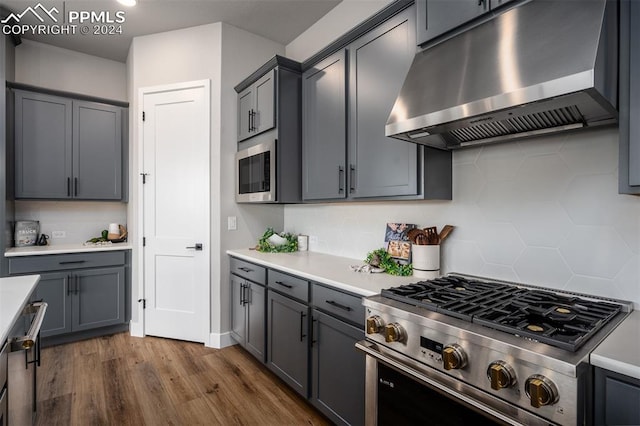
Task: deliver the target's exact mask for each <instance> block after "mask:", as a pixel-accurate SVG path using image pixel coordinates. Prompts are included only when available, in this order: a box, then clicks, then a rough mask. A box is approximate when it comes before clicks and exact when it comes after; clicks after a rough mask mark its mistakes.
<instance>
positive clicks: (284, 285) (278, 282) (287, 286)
mask: <svg viewBox="0 0 640 426" xmlns="http://www.w3.org/2000/svg"><path fill="white" fill-rule="evenodd" d="M276 284H278V285H281V286H282V287H286V288H293V286H292V285H289V284H285V283H283V282H282V281H276Z"/></svg>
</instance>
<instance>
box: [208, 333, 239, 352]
mask: <svg viewBox="0 0 640 426" xmlns="http://www.w3.org/2000/svg"><path fill="white" fill-rule="evenodd" d="M235 344H236V341H235V340H233V339H232V338H231V333H230V332H226V333H211V334H209V341H208V342H205V346H207V347H209V348H216V349H222V348H226V347H227V346H232V345H235Z"/></svg>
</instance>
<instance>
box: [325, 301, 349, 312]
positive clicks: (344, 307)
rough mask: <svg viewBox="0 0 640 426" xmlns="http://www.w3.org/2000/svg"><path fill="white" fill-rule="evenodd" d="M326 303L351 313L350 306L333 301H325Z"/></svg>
mask: <svg viewBox="0 0 640 426" xmlns="http://www.w3.org/2000/svg"><path fill="white" fill-rule="evenodd" d="M325 302H326V303H327V304H329V305H331V306H335V307H336V308H339V309H342V310H343V311H347V312H350V311H351V308H350V307H349V306H345V305H341V304H340V303H338V302H334V301H333V300H325Z"/></svg>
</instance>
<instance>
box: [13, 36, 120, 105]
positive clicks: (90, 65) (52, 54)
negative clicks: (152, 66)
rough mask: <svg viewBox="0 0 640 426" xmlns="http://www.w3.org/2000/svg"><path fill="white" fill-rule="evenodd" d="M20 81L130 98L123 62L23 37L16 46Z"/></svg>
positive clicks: (89, 93) (40, 85) (118, 97)
mask: <svg viewBox="0 0 640 426" xmlns="http://www.w3.org/2000/svg"><path fill="white" fill-rule="evenodd" d="M15 61H16V62H15V66H16V74H15V81H16V82H18V83H25V84H32V85H34V86H39V87H45V88H48V89H54V90H63V91H66V92H73V93H81V94H84V95H90V96H97V97H100V98H105V99H113V100H118V101H125V102H126V101H127V99H128V98H127V80H126V79H127V73H126V66H125V64H123V63H122V62H117V61H111V60H108V59H104V58H99V57H97V56H92V55H87V54H84V53H79V52H75V51H73V50H68V49H62V48H59V47H55V46H51V45H49V44H44V43H38V42H36V41H31V40H27V39H22V43H21V44H20V45H19V46H17V47H16V60H15Z"/></svg>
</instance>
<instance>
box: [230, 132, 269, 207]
mask: <svg viewBox="0 0 640 426" xmlns="http://www.w3.org/2000/svg"><path fill="white" fill-rule="evenodd" d="M236 167H237V173H236V180H237V181H236V202H239V203H247V202H263V203H264V202H275V201H276V144H275V141H270V142H265V143H262V144H259V145H255V146H252V147H250V148H247V149H244V150H242V151H238V152H237V153H236Z"/></svg>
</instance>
